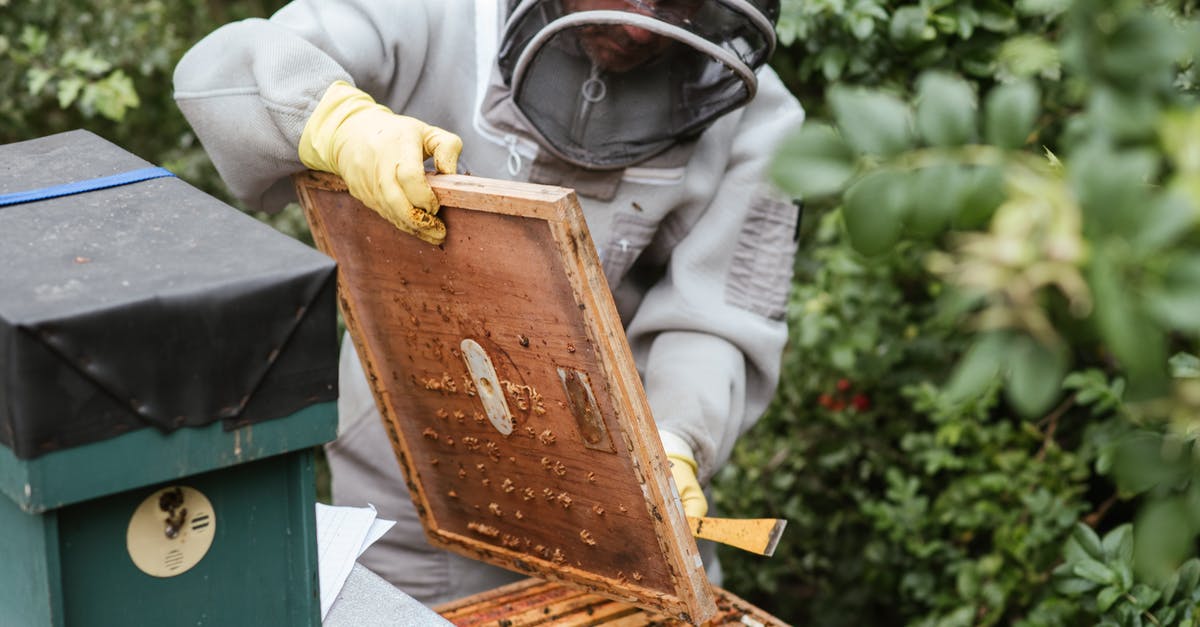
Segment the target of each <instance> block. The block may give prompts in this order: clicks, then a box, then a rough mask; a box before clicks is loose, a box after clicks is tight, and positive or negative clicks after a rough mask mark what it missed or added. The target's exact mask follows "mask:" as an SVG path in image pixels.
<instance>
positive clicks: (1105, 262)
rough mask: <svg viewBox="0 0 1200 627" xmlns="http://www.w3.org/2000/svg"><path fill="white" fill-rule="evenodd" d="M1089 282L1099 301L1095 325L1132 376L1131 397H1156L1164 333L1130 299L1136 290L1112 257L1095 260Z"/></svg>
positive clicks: (1162, 373) (1162, 369) (1161, 371)
mask: <svg viewBox="0 0 1200 627" xmlns="http://www.w3.org/2000/svg"><path fill="white" fill-rule="evenodd" d="M1088 278H1089V281H1088V282H1089V283H1090V285H1091V287H1092V293H1093V295H1094V296H1095V300H1096V307H1095V310H1094V311H1095V316H1096V322H1097V324H1098V326H1099V328H1100V332H1101V335H1102V337H1103V338H1104V341H1105V343H1106V344H1107V346H1108V349H1109V350H1110V351H1112V353H1113V355H1115V356H1116V358H1117V360H1118V361H1119V362H1120V363H1121V365H1122V366H1123V367H1124V368H1125V369H1126V371H1127V372H1128V373H1129V380H1130V393H1131V394H1133V395H1134V396H1139V395H1140V396H1143V397H1144V396H1146V395H1149V394H1154V393H1157V391H1158V388H1160V387H1161V386H1162V385H1163V381H1164V379H1165V374H1166V373H1165V369H1166V362H1167V356H1166V342H1165V338H1164V336H1163V332H1162V330H1161V329H1159V328H1158V327H1157V325H1155V324H1154V323H1153V322H1151V321H1150V320H1148V319H1147V318H1146V316H1145V315H1143V313H1142V312H1141V311H1140V310H1139V308H1138V301H1137V299H1135V298H1130V296H1131V295H1132V294H1135V293H1136V290H1135V289H1133V288H1132V286H1129V285H1127V284H1126V283H1125V282H1124V280H1123V277H1122V276H1121V274H1120V272H1119V269H1118V268H1117V267H1116V264H1115V262H1114V261H1113V260H1112V259H1111V258H1110V257H1108V256H1104V255H1098V256H1096V257H1094V258H1093V263H1092V271H1091V272H1090V274H1089V277H1088Z"/></svg>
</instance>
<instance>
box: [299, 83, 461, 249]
mask: <svg viewBox="0 0 1200 627" xmlns="http://www.w3.org/2000/svg"><path fill="white" fill-rule="evenodd" d="M461 152H462V139H460V138H459V137H458V135H455V134H454V133H450V132H448V131H444V130H442V129H440V128H438V127H436V126H430V125H428V124H426V123H424V122H422V121H420V120H418V119H416V118H411V117H408V116H404V115H397V114H395V113H393V112H392V111H391V109H388V108H387V107H385V106H383V105H381V104H377V103H376V102H375V100H374V99H372V98H371V97H370V96H369V95H367V94H366V93H364V92H362V91H360V90H358V89H356V88H355V87H353V86H352V85H350V84H349V83H347V82H345V81H337V82H335V83H333V84H332V85H330V86H329V89H326V90H325V95H324V96H322V97H321V101H320V102H319V103H318V104H317V108H316V109H315V110H314V111H313V113H312V115H311V116H310V117H309V118H308V122H306V123H305V125H304V132H303V133H302V134H301V136H300V146H299V153H300V161H301V162H302V163H304V165H306V166H308V167H310V168H312V169H314V170H321V171H322V172H330V173H333V174H336V175H338V176H340V177H342V179H344V180H345V181H346V185H347V187H349V188H350V195H352V196H354V197H355V198H357V199H358V200H359V201H361V202H362V203H363V204H364V205H366V206H368V207H370V208H372V209H374V210H375V211H376V212H378V213H379V215H381V216H383V217H384V218H386V219H387V221H388V222H391V223H392V224H394V225H395V226H396V228H398V229H400V230H401V231H404V232H406V233H411V234H413V235H415V236H417V237H419V238H421V239H423V240H425V241H427V242H429V243H431V244H440V243H442V240H444V239H445V238H446V225H445V224H444V223H443V222H442V221H441V219H440V218H438V217H437V215H436V214H437V212H438V208H439V206H438V200H437V196H435V195H434V194H433V190H432V189H431V188H430V187H429V182H428V181H426V180H425V165H424V162H425V159H427V158H428V157H430V156H432V157H433V163H434V167H436V168H437V171H438V172H440V173H442V174H453V173H454V171H455V169H456V168H457V167H458V155H459V153H461Z"/></svg>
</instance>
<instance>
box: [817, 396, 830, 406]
mask: <svg viewBox="0 0 1200 627" xmlns="http://www.w3.org/2000/svg"><path fill="white" fill-rule="evenodd" d="M817 402H818V403H820V404H821V407H824V408H826V409H828V408H830V407H833V397H832V396H830V395H828V394H822V395H821V396H819V397H817Z"/></svg>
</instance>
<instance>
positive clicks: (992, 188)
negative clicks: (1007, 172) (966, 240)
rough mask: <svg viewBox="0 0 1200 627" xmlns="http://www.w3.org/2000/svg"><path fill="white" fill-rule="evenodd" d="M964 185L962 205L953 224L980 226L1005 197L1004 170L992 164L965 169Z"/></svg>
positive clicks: (988, 218) (959, 226) (989, 217)
mask: <svg viewBox="0 0 1200 627" xmlns="http://www.w3.org/2000/svg"><path fill="white" fill-rule="evenodd" d="M964 187H965V193H964V195H963V199H962V205H961V208H960V209H959V212H958V215H957V216H956V217H955V219H954V226H955V227H956V228H960V229H967V230H971V229H977V228H981V227H983V226H984V225H986V224H987V223H988V221H989V220H991V218H992V214H994V213H996V208H997V207H999V206H1000V204H1001V203H1003V202H1004V200H1005V198H1006V197H1007V192H1006V191H1005V187H1004V171H1003V170H1001V169H1000V168H999V167H992V166H985V167H979V168H972V169H970V170H967V176H966V179H965V181H964Z"/></svg>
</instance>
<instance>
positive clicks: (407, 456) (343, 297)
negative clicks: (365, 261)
mask: <svg viewBox="0 0 1200 627" xmlns="http://www.w3.org/2000/svg"><path fill="white" fill-rule="evenodd" d="M292 180H293V183H294V184H295V187H296V194H297V196H298V197H299V199H300V206H301V208H302V209H303V210H304V217H305V219H306V220H307V221H308V225H309V230H310V231H311V232H312V235H313V242H314V243H315V244H316V245H317V248H318V249H319V250H320V251H321V252H324V253H325V254H327V255H330V256H332V255H333V252H332V249H331V247H330V245H329V240H328V239H326V237H325V228H324V227H323V226H322V225H321V217H320V216H319V215H318V214H317V212H316V211H313V210H312V207H313V206H314V204H313V202H312V197H311V194H310V186H311V188H314V189H323V190H329V191H346V190H347V188H346V184H345V183H344V182H343V181H342V179H341V178H339V177H336V176H333V175H332V174H325V173H322V172H314V171H311V170H310V171H307V172H301V173H299V174H296V175H294V176H293V177H292ZM337 272H338V274H339V275H340V274H341V272H342V268H341V265H339V266H338V270H337ZM343 285H345V282H344V281H342V280H341V279H340V278H339V279H338V285H337V298H338V309H339V310H341V312H342V319H343V320H344V321H345V323H346V328H347V329H348V330H350V331H351V332H350V334H349V335H350V341H352V342H353V343H354V348H355V350H356V351H357V352H358V359H359V364H360V365H361V366H362V369H363V373H364V374H366V375H367V379H368V380H369V381H372V380H375V379H376V378H377V377H378V375H376V374H375V372H374V368H373V366H372V364H373V363H376V362H375V359H374V353H373V352H372V351H371V348H370V346H368V345H366V344H364V343H363V342H361V341H360V340H359V338H360V337H361V335H362V334H361V333H359V327H358V318H357V315H356V314H355V305H354V303H353V302H352V301H351V297H350V295H349V294H347V293H346V292H344V291H343V290H342V286H343ZM368 387H369V388H370V389H371V395H372V396H373V397H374V399H375V406H376V407H377V408H379V409H380V412H379V413H380V417H381V418H382V422H383V428H384V431H385V432H386V433H387V436H388V440H390V441H391V444H392V450H393V452H394V453H395V454H396V456H397V457H398V458H399V459H398V460H397V461H398V462H399V463H400V464H401V466H403V467H404V481H405V484H406V486H407V487H408V490H409V494H410V495H411V496H412V498H413V504H414V506H415V507H416V509H417V514H418V515H419V516H420V517H421V519H422V520H425V519H426V518H427V517H429V516H432V515H433V514H432V511H433V510H432V509H431V508H430V507H429V501H428V499H427V498H426V496H425V491H424V490H423V489H422V487H421V482H420V481H416V480H415V479H414V477H413V473H414V472H415V471H416V466H415V465H413V464H412V463H411V462H410V460H411V453H410V451H409V450H408V447H407V445H406V443H405V441H404V439H403V438H401V437H400V435H399V434H398V433H397V432H396V428H395V425H394V423H393V420H395V419H396V411H395V408H393V407H392V403H391V400H390V399H389V398H388V397H387V396H386V395H385V393H384V392H383V391H382V390H380V389H379V386H376V385H369V386H368ZM435 524H436V521H435ZM430 527H431V525H422V528H423V529H426V530H428V529H430ZM426 535H427V536H428V535H430V534H429V532H428V531H427V532H426Z"/></svg>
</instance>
